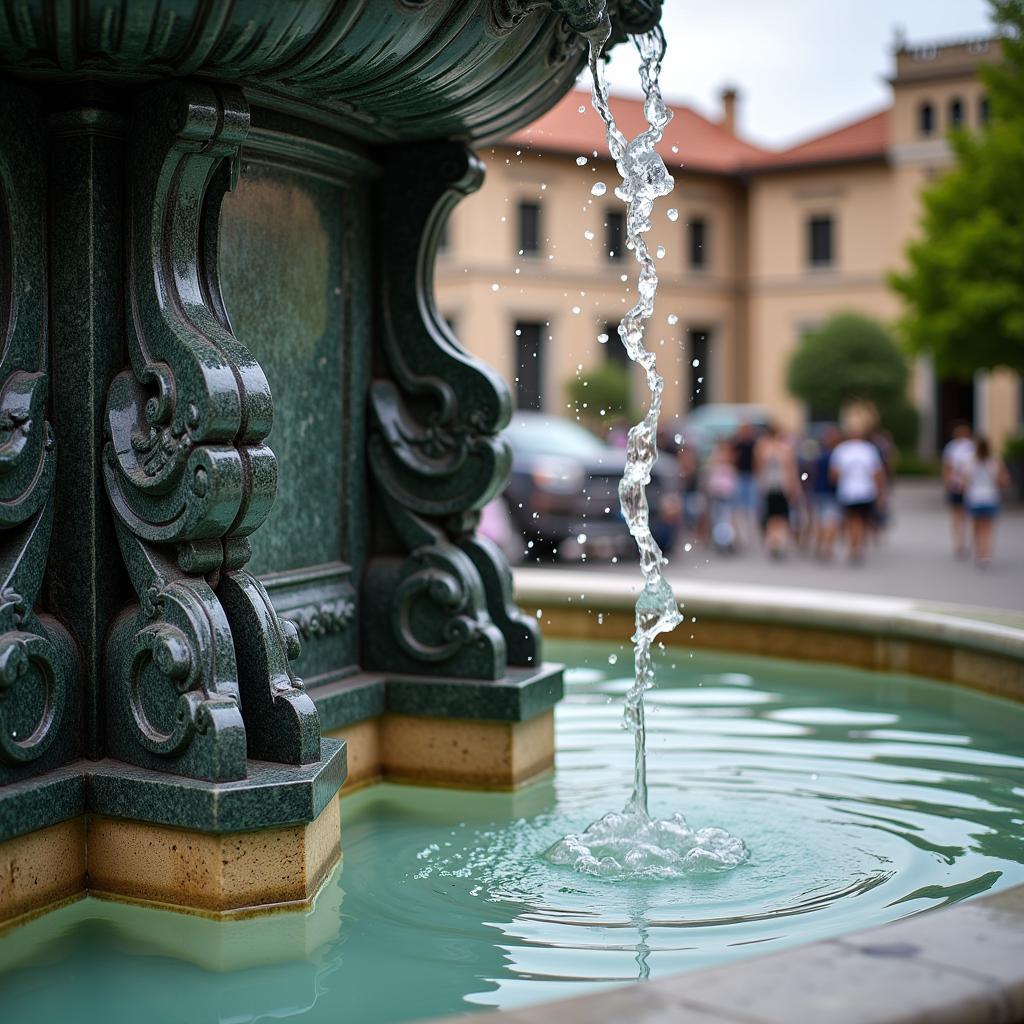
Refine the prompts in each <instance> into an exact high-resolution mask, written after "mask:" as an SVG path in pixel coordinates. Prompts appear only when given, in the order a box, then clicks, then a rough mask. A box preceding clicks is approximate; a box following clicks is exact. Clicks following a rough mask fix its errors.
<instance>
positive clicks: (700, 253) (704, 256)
mask: <svg viewBox="0 0 1024 1024" xmlns="http://www.w3.org/2000/svg"><path fill="white" fill-rule="evenodd" d="M687 228H688V231H689V236H690V237H689V244H688V245H687V251H688V252H689V255H690V269H691V270H703V269H704V268H705V267H706V266H707V265H708V246H707V241H708V225H707V221H706V220H704V218H703V217H694V218H693V219H692V220H691V221H690V222H689V224H688V225H687Z"/></svg>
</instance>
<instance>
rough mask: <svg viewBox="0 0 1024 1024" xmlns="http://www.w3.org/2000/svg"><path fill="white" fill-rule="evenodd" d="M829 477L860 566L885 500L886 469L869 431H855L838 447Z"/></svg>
mask: <svg viewBox="0 0 1024 1024" xmlns="http://www.w3.org/2000/svg"><path fill="white" fill-rule="evenodd" d="M829 475H830V476H831V478H832V481H833V482H834V483H835V485H836V500H837V501H838V502H839V507H840V508H841V509H842V511H843V520H844V522H845V524H846V536H847V540H848V542H849V545H850V562H851V563H852V564H853V565H859V564H860V563H861V562H863V561H864V542H865V540H866V538H867V533H868V530H869V528H870V527H871V524H872V523H873V522H874V518H875V508H876V505H877V504H880V503H882V502H884V501H885V467H884V466H883V465H882V457H881V456H880V455H879V454H878V449H877V448H876V447H875V446H874V445H873V444H872V443H871V442H870V441H868V440H867V439H866V437H865V431H863V430H858V429H852V430H850V431H849V432H848V435H847V437H846V440H845V441H840V442H839V444H837V445H836V447H835V449H834V450H833V452H832V457H831V458H830V459H829Z"/></svg>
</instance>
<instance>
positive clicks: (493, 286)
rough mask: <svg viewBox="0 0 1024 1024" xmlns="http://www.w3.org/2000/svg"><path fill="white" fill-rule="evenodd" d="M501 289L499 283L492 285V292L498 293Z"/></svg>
mask: <svg viewBox="0 0 1024 1024" xmlns="http://www.w3.org/2000/svg"><path fill="white" fill-rule="evenodd" d="M500 287H501V285H500V284H498V283H497V281H495V283H494V284H492V285H491V291H492V292H496V291H497V290H498V289H499V288H500Z"/></svg>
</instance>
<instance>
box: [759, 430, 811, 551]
mask: <svg viewBox="0 0 1024 1024" xmlns="http://www.w3.org/2000/svg"><path fill="white" fill-rule="evenodd" d="M754 473H755V475H756V477H757V486H758V491H759V492H760V498H761V508H762V510H763V511H762V525H763V528H764V541H765V547H766V548H767V550H768V554H769V555H770V556H771V557H772V558H785V556H786V551H787V550H788V549H789V542H790V537H791V534H792V528H791V526H790V514H791V511H792V509H793V508H794V507H795V506H796V504H797V503H798V502H799V500H800V482H799V480H798V479H797V472H796V457H795V455H794V454H793V449H792V447H791V446H790V445H789V444H787V443H786V441H785V440H783V438H782V437H781V436H780V434H779V429H778V427H776V426H775V424H774V423H770V424H769V425H768V427H767V428H766V430H765V432H764V434H763V435H762V436H761V437H760V438H759V439H758V441H757V444H756V445H755V446H754Z"/></svg>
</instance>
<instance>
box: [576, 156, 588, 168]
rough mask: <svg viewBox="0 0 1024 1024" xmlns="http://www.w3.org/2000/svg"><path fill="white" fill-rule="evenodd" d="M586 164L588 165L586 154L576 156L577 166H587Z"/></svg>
mask: <svg viewBox="0 0 1024 1024" xmlns="http://www.w3.org/2000/svg"><path fill="white" fill-rule="evenodd" d="M586 165H587V158H586V157H585V156H578V157H576V166H577V167H586Z"/></svg>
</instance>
